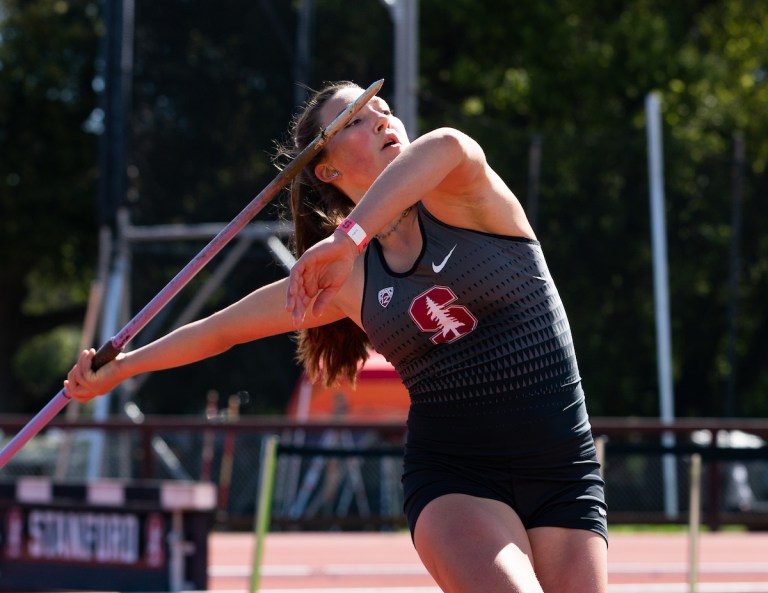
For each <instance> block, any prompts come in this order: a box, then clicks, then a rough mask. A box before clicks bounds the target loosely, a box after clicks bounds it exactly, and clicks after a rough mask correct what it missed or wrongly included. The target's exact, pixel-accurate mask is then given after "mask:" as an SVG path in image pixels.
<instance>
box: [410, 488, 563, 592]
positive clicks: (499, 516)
mask: <svg viewBox="0 0 768 593" xmlns="http://www.w3.org/2000/svg"><path fill="white" fill-rule="evenodd" d="M414 543H415V546H416V550H417V552H418V553H419V556H420V557H421V560H422V562H423V563H424V566H426V568H427V570H428V571H429V573H430V574H431V575H432V577H433V578H434V579H435V581H437V584H438V585H439V586H440V588H442V589H443V591H445V592H446V593H469V592H482V593H502V592H503V593H542V588H541V586H540V585H539V583H538V581H537V579H536V575H535V573H534V570H533V564H532V557H533V555H532V551H531V546H530V542H529V540H528V534H527V533H526V531H525V528H524V527H523V524H522V523H521V522H520V519H519V517H518V516H517V514H516V513H515V512H514V511H513V510H512V509H511V508H510V507H509V506H507V505H505V504H503V503H501V502H499V501H496V500H489V499H485V498H477V497H473V496H467V495H464V494H448V495H445V496H441V497H440V498H437V499H435V500H433V501H432V502H430V503H429V504H428V505H427V506H426V508H425V509H424V510H423V511H422V512H421V514H420V515H419V518H418V521H417V523H416V529H415V534H414ZM561 591H569V593H570V591H571V590H570V589H568V588H564V589H561Z"/></svg>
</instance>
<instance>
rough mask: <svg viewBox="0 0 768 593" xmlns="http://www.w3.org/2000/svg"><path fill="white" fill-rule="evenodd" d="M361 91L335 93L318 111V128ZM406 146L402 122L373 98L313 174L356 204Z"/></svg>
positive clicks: (328, 149)
mask: <svg viewBox="0 0 768 593" xmlns="http://www.w3.org/2000/svg"><path fill="white" fill-rule="evenodd" d="M361 92H362V90H361V89H359V88H357V87H349V88H343V89H340V90H339V91H337V92H336V93H335V94H334V95H333V96H332V97H331V98H330V99H328V101H326V103H325V104H324V105H323V106H322V107H321V108H320V123H321V125H322V126H323V127H324V128H325V127H326V126H327V125H328V124H330V123H331V122H332V121H333V119H334V118H335V117H336V116H337V115H338V114H339V113H340V112H341V111H343V110H344V109H345V108H346V107H347V105H349V104H350V103H352V102H353V101H354V100H355V99H356V98H357V97H358V96H359V95H360V93H361ZM408 144H409V141H408V135H407V134H406V132H405V128H404V127H403V123H402V122H401V121H400V120H399V119H398V118H396V117H395V116H394V115H392V112H391V111H390V109H389V107H388V106H387V103H386V102H385V101H384V100H383V99H381V98H379V97H374V98H373V99H371V100H370V101H369V102H368V103H366V104H365V105H363V107H362V108H361V109H360V111H358V112H357V113H356V114H355V115H354V116H353V117H352V119H351V120H350V121H349V123H348V124H347V125H346V126H345V127H344V128H343V129H342V130H341V131H339V132H338V134H336V135H335V136H334V137H333V138H332V139H331V140H330V141H329V142H328V144H327V145H326V147H325V159H324V160H323V162H322V163H321V164H319V165H317V166H316V167H315V173H316V174H317V177H318V178H319V179H321V180H323V181H328V182H331V183H334V184H336V185H337V186H338V187H339V188H340V189H341V190H342V191H344V192H345V193H346V194H347V195H348V196H349V197H350V198H352V199H353V200H354V201H355V202H357V200H358V199H359V197H360V196H362V194H363V193H365V191H366V190H367V189H368V188H369V187H370V186H371V184H372V183H373V182H374V181H375V179H376V178H377V177H378V176H379V174H381V172H382V171H383V170H384V168H385V167H386V166H387V165H388V164H389V163H391V162H392V160H393V159H394V158H395V157H396V156H397V155H399V154H400V152H401V151H402V150H403V149H404V148H405V147H406V146H408Z"/></svg>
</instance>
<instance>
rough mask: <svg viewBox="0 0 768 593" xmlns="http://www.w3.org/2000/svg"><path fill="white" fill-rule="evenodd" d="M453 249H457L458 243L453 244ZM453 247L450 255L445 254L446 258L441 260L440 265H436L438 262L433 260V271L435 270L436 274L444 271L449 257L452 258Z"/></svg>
mask: <svg viewBox="0 0 768 593" xmlns="http://www.w3.org/2000/svg"><path fill="white" fill-rule="evenodd" d="M453 249H456V245H454V246H453ZM453 249H451V250H450V251H449V252H448V255H446V256H445V259H444V260H443V261H441V262H440V265H436V264H435V262H432V271H433V272H434V273H435V274H439V273H440V272H442V271H443V268H444V267H445V264H447V263H448V258H450V257H451V255H452V254H453Z"/></svg>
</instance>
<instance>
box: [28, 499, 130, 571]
mask: <svg viewBox="0 0 768 593" xmlns="http://www.w3.org/2000/svg"><path fill="white" fill-rule="evenodd" d="M27 553H28V554H29V557H30V558H35V559H46V560H78V561H82V562H99V563H116V564H135V563H136V562H138V560H139V519H138V517H136V515H119V514H116V513H110V514H99V513H76V512H71V511H70V512H62V511H54V510H33V511H30V513H29V517H28V540H27Z"/></svg>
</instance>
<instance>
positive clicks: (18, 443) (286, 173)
mask: <svg viewBox="0 0 768 593" xmlns="http://www.w3.org/2000/svg"><path fill="white" fill-rule="evenodd" d="M383 84H384V80H383V79H382V80H378V81H376V82H374V83H373V84H372V85H371V86H369V87H368V88H367V89H366V90H365V91H363V92H362V93H361V94H360V96H359V97H358V98H357V99H355V100H354V102H352V103H351V104H350V105H348V106H347V108H346V109H345V110H344V111H342V112H341V113H340V114H339V115H337V116H336V118H335V119H334V120H333V121H332V122H331V123H330V124H328V127H326V128H325V129H324V130H321V131H320V133H319V134H318V135H317V137H315V139H314V140H313V141H312V142H311V143H310V144H309V145H308V146H307V147H306V148H305V149H304V150H302V151H301V152H300V153H299V154H298V155H297V156H296V158H295V159H293V160H292V161H291V162H290V163H288V165H286V167H285V168H284V169H283V170H282V171H280V173H278V175H277V176H276V177H275V178H274V179H273V180H272V181H271V182H270V184H269V185H267V187H265V188H264V189H263V190H261V192H260V193H259V194H258V195H257V196H256V197H255V198H253V200H251V202H250V203H249V204H248V205H247V206H246V207H245V208H244V209H243V210H242V211H241V212H240V214H238V215H237V216H236V217H235V218H234V219H233V220H232V222H230V223H229V224H228V225H227V226H225V227H224V228H223V229H222V230H221V232H219V234H218V235H216V236H215V237H214V238H213V239H211V242H210V243H208V245H206V246H205V247H203V249H202V251H200V253H198V254H197V255H196V256H195V257H194V258H193V259H192V261H190V262H189V263H188V264H187V265H186V266H184V268H183V269H182V270H181V271H180V272H179V273H178V274H176V276H175V277H174V278H173V279H172V280H171V281H170V282H169V283H168V284H166V285H165V288H163V289H162V290H161V291H160V292H159V293H157V295H156V296H155V297H154V298H153V299H152V300H151V301H150V302H149V303H148V304H147V305H146V306H145V307H144V308H143V309H142V310H141V311H139V312H138V313H137V314H136V316H135V317H134V318H133V319H131V320H130V321H129V322H128V324H127V325H126V326H125V327H124V328H123V329H122V330H121V331H120V332H119V333H118V334H117V335H115V336H114V337H113V338H112V339H111V340H109V341H107V342H106V343H105V344H104V345H103V346H102V347H101V348H99V350H98V352H96V356H95V357H94V359H93V368H94V370H96V369H99V368H101V367H102V366H104V365H105V364H107V363H108V362H109V361H111V360H113V359H114V358H115V357H116V356H117V355H118V354H120V352H122V351H123V348H124V347H125V345H126V344H127V343H128V342H130V341H131V340H132V339H133V338H134V337H135V336H136V334H137V333H139V331H141V329H142V328H143V327H144V326H145V325H146V324H147V323H149V321H150V320H151V319H152V318H153V317H154V316H155V315H157V313H158V312H159V311H160V310H161V309H162V308H163V307H164V306H165V305H167V304H168V302H169V301H170V300H171V299H172V298H173V297H174V296H176V294H177V293H178V292H179V291H180V290H181V289H182V288H183V287H184V286H185V285H186V284H187V283H188V282H189V281H190V280H191V279H192V278H193V277H194V276H195V275H196V274H197V273H198V272H199V271H200V270H201V269H202V268H203V267H204V266H205V265H206V264H207V263H208V262H209V261H210V260H211V259H213V257H214V256H215V255H216V254H217V253H218V252H219V251H221V249H222V248H223V247H224V246H225V245H226V244H227V243H229V242H230V241H231V240H232V239H233V238H234V237H235V235H237V233H238V232H240V230H241V229H242V228H243V227H245V225H247V224H248V223H249V222H250V221H251V219H252V218H253V217H254V216H256V214H258V213H259V212H260V211H261V210H262V209H263V208H264V206H266V205H267V204H268V203H269V202H270V201H271V200H272V198H274V197H275V196H276V195H277V194H278V193H279V191H280V190H281V189H282V188H283V187H284V186H285V185H286V184H287V183H288V182H289V181H290V180H291V179H293V178H294V177H295V176H296V175H297V174H298V173H299V172H300V171H301V170H302V169H303V168H304V167H305V166H306V165H307V164H308V163H309V162H310V161H311V160H312V159H313V158H314V157H315V156H316V155H317V154H318V153H319V152H320V151H321V150H322V148H323V147H324V146H325V144H326V143H327V142H328V141H329V140H330V139H331V138H332V137H333V136H334V135H335V134H336V133H337V132H338V131H339V130H341V129H342V128H343V127H344V126H345V125H346V124H347V123H348V122H349V120H350V119H351V118H352V116H353V115H354V114H355V113H357V112H358V111H359V110H360V109H361V108H362V107H363V105H365V104H366V103H367V102H368V101H370V100H371V99H372V98H373V96H374V95H375V94H376V93H378V92H379V90H380V89H381V87H382V85H383ZM70 400H71V397H70V396H69V394H67V392H66V390H65V389H61V391H59V393H57V394H56V395H55V396H54V398H53V399H52V400H51V401H50V402H48V404H46V406H45V407H44V408H43V409H42V410H41V411H40V412H38V413H37V415H36V416H35V417H34V418H32V420H30V421H29V422H28V423H27V425H26V426H25V427H24V428H22V429H21V430H20V431H19V433H18V434H17V435H16V436H15V437H13V439H11V440H10V442H9V443H8V444H7V445H6V446H5V447H3V449H2V450H1V451H0V469H2V468H3V467H5V465H6V464H7V463H8V461H9V460H10V459H11V458H12V457H13V456H14V455H15V454H16V453H17V452H18V451H19V450H20V449H21V448H22V447H23V446H24V445H25V444H26V443H27V442H28V441H29V440H30V439H31V438H32V437H33V436H35V435H36V434H37V433H38V432H40V430H41V429H42V428H43V427H44V426H45V425H46V424H48V423H49V422H50V421H51V420H52V419H53V417H54V416H56V414H58V413H59V412H60V411H61V409H62V408H64V406H66V405H67V404H68V403H69V401H70Z"/></svg>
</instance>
